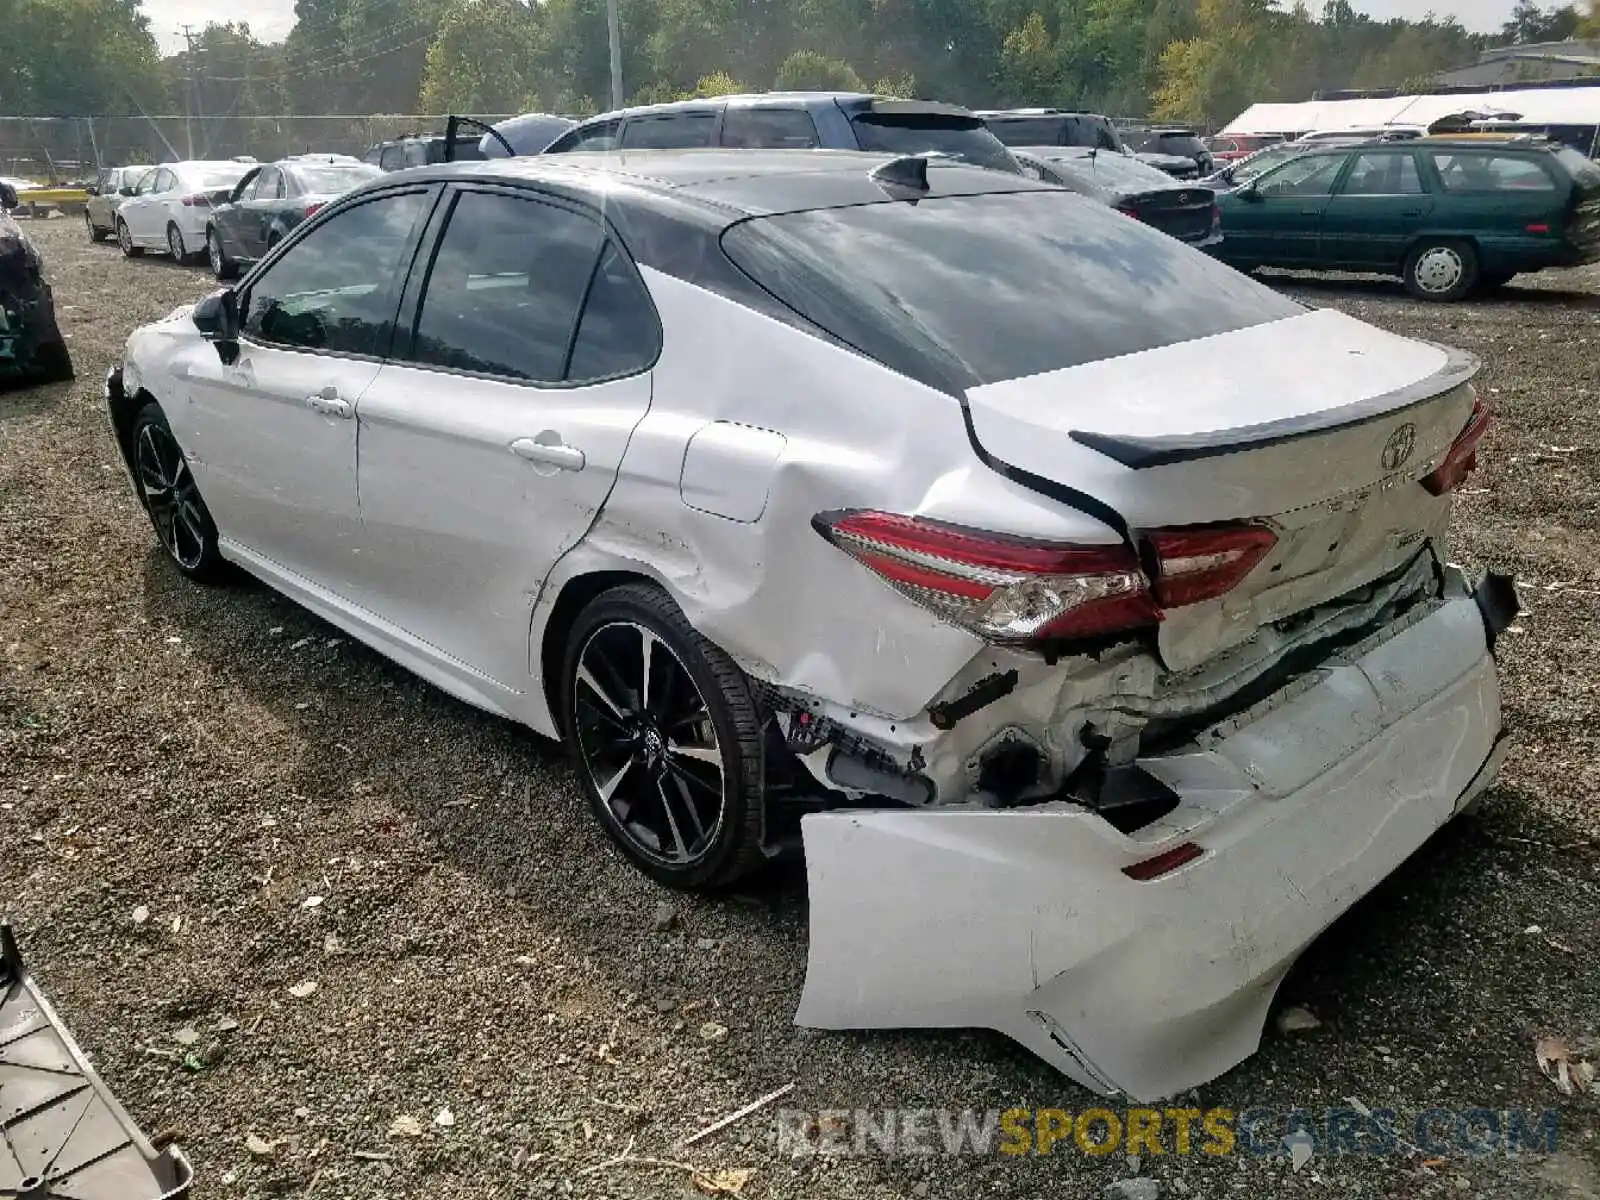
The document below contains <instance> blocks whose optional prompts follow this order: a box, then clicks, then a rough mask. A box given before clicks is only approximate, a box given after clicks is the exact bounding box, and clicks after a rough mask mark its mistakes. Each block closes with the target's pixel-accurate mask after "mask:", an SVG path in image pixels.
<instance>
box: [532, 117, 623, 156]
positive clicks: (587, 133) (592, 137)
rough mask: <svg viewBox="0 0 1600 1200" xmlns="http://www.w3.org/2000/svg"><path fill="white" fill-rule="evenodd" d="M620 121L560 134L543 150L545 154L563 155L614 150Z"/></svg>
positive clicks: (584, 126) (604, 122) (587, 126)
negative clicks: (583, 151) (571, 152)
mask: <svg viewBox="0 0 1600 1200" xmlns="http://www.w3.org/2000/svg"><path fill="white" fill-rule="evenodd" d="M621 128H622V122H621V121H602V122H601V123H600V124H598V125H583V126H580V127H579V128H577V129H574V130H572V131H571V132H570V133H565V134H562V135H561V136H560V137H558V138H557V139H556V140H555V141H553V142H551V143H550V145H549V146H548V147H547V148H546V149H545V153H546V154H565V153H567V152H568V151H582V150H614V149H616V146H617V133H618V131H619V130H621Z"/></svg>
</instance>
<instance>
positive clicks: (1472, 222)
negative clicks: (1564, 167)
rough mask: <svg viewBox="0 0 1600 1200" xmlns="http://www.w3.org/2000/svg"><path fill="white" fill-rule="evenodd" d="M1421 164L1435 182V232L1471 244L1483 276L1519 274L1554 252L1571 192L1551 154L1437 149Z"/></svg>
mask: <svg viewBox="0 0 1600 1200" xmlns="http://www.w3.org/2000/svg"><path fill="white" fill-rule="evenodd" d="M1423 161H1424V163H1427V162H1431V163H1432V166H1433V170H1434V174H1435V176H1436V178H1437V190H1438V202H1437V204H1436V206H1435V208H1434V212H1433V220H1432V221H1431V222H1430V226H1431V228H1432V230H1433V231H1434V232H1437V233H1441V234H1448V235H1452V236H1455V237H1467V238H1471V239H1472V240H1473V241H1474V242H1475V243H1476V244H1477V247H1478V265H1479V269H1480V270H1484V271H1489V272H1497V271H1515V270H1517V269H1518V267H1519V266H1521V267H1526V266H1528V265H1530V263H1529V259H1530V257H1532V258H1534V259H1537V258H1540V257H1543V256H1545V255H1547V254H1550V253H1553V252H1554V250H1555V248H1556V245H1557V241H1558V238H1559V229H1560V224H1561V221H1562V219H1563V217H1564V212H1563V210H1564V208H1565V201H1566V198H1567V189H1566V186H1565V183H1564V181H1563V180H1561V179H1560V178H1559V177H1558V176H1557V175H1556V173H1555V171H1554V170H1553V169H1552V166H1553V164H1552V162H1551V155H1550V154H1549V153H1547V152H1545V151H1542V150H1541V151H1537V152H1534V153H1517V152H1507V151H1505V150H1496V149H1493V148H1480V147H1477V146H1470V147H1462V146H1439V147H1436V148H1432V149H1429V150H1426V151H1424V158H1423ZM1540 265H1542V264H1540Z"/></svg>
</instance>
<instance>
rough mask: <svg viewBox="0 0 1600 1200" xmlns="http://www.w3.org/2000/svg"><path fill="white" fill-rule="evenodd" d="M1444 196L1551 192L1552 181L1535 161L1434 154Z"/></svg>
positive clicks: (1489, 156)
mask: <svg viewBox="0 0 1600 1200" xmlns="http://www.w3.org/2000/svg"><path fill="white" fill-rule="evenodd" d="M1433 162H1434V166H1436V167H1437V168H1438V170H1439V179H1440V181H1441V182H1442V183H1443V184H1444V190H1445V191H1447V192H1553V191H1555V190H1556V181H1555V180H1554V179H1552V178H1551V177H1550V174H1549V172H1547V171H1546V170H1545V169H1544V167H1543V166H1542V165H1540V163H1539V162H1538V160H1537V159H1535V158H1532V157H1527V156H1523V155H1516V156H1512V155H1509V154H1435V155H1434V156H1433Z"/></svg>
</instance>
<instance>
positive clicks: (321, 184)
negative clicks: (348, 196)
mask: <svg viewBox="0 0 1600 1200" xmlns="http://www.w3.org/2000/svg"><path fill="white" fill-rule="evenodd" d="M293 170H294V173H295V176H296V178H298V179H299V181H300V186H301V187H302V188H304V189H305V190H306V191H308V192H344V191H348V190H349V189H351V188H353V187H355V186H357V185H358V184H363V183H365V182H367V180H369V179H376V178H377V177H378V176H379V175H382V174H383V172H382V171H379V170H378V169H377V168H375V167H369V166H367V165H366V164H365V163H362V164H360V165H357V164H355V163H351V164H350V165H349V166H342V167H338V166H333V165H331V164H330V165H328V166H322V167H295V168H293Z"/></svg>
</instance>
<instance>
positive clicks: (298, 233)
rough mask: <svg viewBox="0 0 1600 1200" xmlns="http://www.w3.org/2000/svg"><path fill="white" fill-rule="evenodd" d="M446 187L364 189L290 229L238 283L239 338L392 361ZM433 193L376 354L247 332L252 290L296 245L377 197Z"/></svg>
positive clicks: (289, 350)
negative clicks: (411, 288) (402, 315)
mask: <svg viewBox="0 0 1600 1200" xmlns="http://www.w3.org/2000/svg"><path fill="white" fill-rule="evenodd" d="M442 191H443V189H442V188H441V187H440V186H439V185H438V184H436V183H428V184H415V183H413V184H402V185H400V186H398V187H391V188H383V189H381V190H379V191H372V192H361V193H360V194H358V195H355V196H351V197H349V198H348V199H344V200H341V201H340V202H339V203H338V204H336V205H329V206H328V207H327V208H325V209H323V210H322V211H321V212H319V213H317V215H316V216H315V217H313V218H312V219H311V220H309V221H302V222H301V223H300V224H299V225H297V226H295V228H294V229H293V230H291V231H290V233H289V235H288V236H287V237H285V238H284V239H283V240H282V241H280V242H279V243H278V244H277V245H276V246H274V247H273V248H272V249H271V250H270V251H268V253H267V254H266V255H264V256H263V257H262V258H261V259H259V260H258V261H257V262H256V264H255V266H253V267H252V268H251V269H250V272H249V273H248V274H247V275H246V276H245V277H244V278H243V279H241V280H240V281H239V282H238V283H237V284H235V285H234V294H235V296H237V298H238V302H239V325H240V331H239V341H240V342H241V343H242V344H244V345H246V346H252V347H254V348H256V349H258V350H276V351H278V352H280V353H285V354H307V355H311V356H314V357H317V358H338V359H346V360H349V361H351V362H376V363H382V362H385V361H387V360H388V358H389V356H390V354H391V353H392V351H393V349H394V339H395V334H396V332H397V331H398V329H399V327H400V308H401V303H402V301H403V299H404V296H405V293H406V289H407V287H409V285H410V281H411V276H412V273H413V272H414V271H415V270H416V264H417V254H418V252H419V251H420V250H421V248H422V247H423V246H424V245H425V244H426V236H425V235H426V234H427V232H428V230H429V229H430V228H431V227H432V226H433V224H434V222H435V221H436V220H437V219H438V211H439V197H440V195H441V194H442ZM416 194H422V195H430V194H431V196H432V202H431V204H429V205H427V206H425V212H424V214H423V217H422V219H421V220H419V221H418V222H417V223H416V224H415V225H414V226H412V229H411V234H410V237H409V238H408V245H407V247H406V248H405V249H403V250H401V252H400V264H399V266H400V269H399V270H398V271H397V272H396V278H397V280H398V281H399V287H398V288H396V289H395V295H394V315H393V316H391V317H390V318H389V340H388V343H387V344H386V345H383V346H380V347H377V348H376V349H377V352H376V353H373V354H355V353H353V352H351V351H349V350H321V349H315V348H313V347H310V346H289V345H285V344H284V343H282V342H269V341H265V340H263V339H261V338H252V337H248V336H246V335H245V332H244V318H245V316H246V315H247V314H248V313H249V311H250V289H251V288H253V287H254V286H255V285H256V284H257V283H258V282H259V281H260V279H261V277H262V276H263V275H264V274H265V273H266V272H267V271H269V270H270V269H271V268H272V265H273V264H274V263H276V262H277V261H278V260H279V259H281V258H283V257H284V255H286V254H288V253H289V252H290V251H291V250H292V249H293V248H294V247H295V246H296V245H298V244H299V243H300V242H301V241H303V240H304V239H305V238H307V237H309V236H310V235H311V234H312V233H314V232H315V231H316V230H317V229H319V228H321V227H322V226H323V225H325V224H327V223H328V222H329V221H331V220H333V219H334V218H335V217H337V216H338V215H339V214H340V213H344V212H349V211H350V210H351V209H353V208H359V207H361V205H363V204H370V203H372V202H374V201H376V200H389V199H392V198H394V197H395V196H406V195H416Z"/></svg>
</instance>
